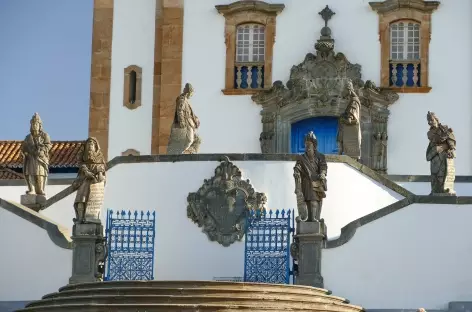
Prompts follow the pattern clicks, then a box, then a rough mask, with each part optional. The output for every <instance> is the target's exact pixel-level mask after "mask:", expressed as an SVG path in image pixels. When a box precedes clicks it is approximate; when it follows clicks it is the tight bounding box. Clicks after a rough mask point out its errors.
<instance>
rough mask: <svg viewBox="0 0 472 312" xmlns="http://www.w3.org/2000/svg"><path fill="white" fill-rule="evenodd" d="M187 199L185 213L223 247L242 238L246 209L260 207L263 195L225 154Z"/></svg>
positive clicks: (262, 205)
mask: <svg viewBox="0 0 472 312" xmlns="http://www.w3.org/2000/svg"><path fill="white" fill-rule="evenodd" d="M187 201H188V206H187V216H188V217H189V218H190V219H191V220H192V221H193V222H194V223H196V224H197V225H198V226H199V227H201V228H202V230H203V232H205V233H206V234H207V236H208V238H209V239H210V240H211V241H217V242H218V243H220V244H221V245H223V246H225V247H227V246H230V245H231V244H232V243H234V242H235V241H239V240H241V239H242V238H243V236H244V229H245V222H246V214H247V212H248V211H249V210H254V209H264V206H265V203H266V202H267V197H266V196H265V194H263V193H257V192H255V191H254V188H253V187H252V186H251V184H250V182H249V180H243V179H242V177H241V171H240V170H239V168H238V167H236V166H235V165H234V164H233V163H232V162H230V161H229V158H227V157H225V159H224V160H223V161H222V162H221V163H220V165H219V166H218V167H216V169H215V175H214V176H213V177H212V178H211V179H209V180H204V183H203V185H202V186H201V187H200V189H199V190H198V191H197V192H196V193H190V194H189V195H188V198H187Z"/></svg>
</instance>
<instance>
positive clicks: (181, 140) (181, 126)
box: [167, 95, 200, 154]
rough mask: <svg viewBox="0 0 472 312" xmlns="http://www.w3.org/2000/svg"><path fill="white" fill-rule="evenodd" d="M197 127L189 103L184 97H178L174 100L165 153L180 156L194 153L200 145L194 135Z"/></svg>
mask: <svg viewBox="0 0 472 312" xmlns="http://www.w3.org/2000/svg"><path fill="white" fill-rule="evenodd" d="M199 126H200V125H199V120H198V118H197V116H196V115H195V114H194V112H193V110H192V107H191V106H190V101H189V100H188V99H187V98H186V97H185V95H180V96H179V97H178V98H177V100H176V110H175V115H174V122H173V123H172V128H171V132H170V138H169V144H168V147H167V153H168V154H182V153H186V152H187V151H189V152H190V153H196V152H197V151H198V148H199V145H200V138H199V137H198V135H197V133H196V131H197V129H198V127H199Z"/></svg>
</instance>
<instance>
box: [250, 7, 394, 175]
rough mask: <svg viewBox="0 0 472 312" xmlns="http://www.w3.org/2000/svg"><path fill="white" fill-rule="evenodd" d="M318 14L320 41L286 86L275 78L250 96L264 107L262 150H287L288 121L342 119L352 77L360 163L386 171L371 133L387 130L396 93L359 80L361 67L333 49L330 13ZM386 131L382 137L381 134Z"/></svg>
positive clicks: (296, 68) (288, 138) (368, 81)
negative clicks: (322, 22) (358, 120)
mask: <svg viewBox="0 0 472 312" xmlns="http://www.w3.org/2000/svg"><path fill="white" fill-rule="evenodd" d="M320 15H321V16H322V18H323V19H324V20H325V26H324V27H323V28H322V29H321V36H320V39H319V40H318V41H317V42H316V43H315V50H316V52H315V54H313V53H308V54H307V55H306V56H305V60H304V61H303V62H302V63H300V64H298V65H295V66H293V67H292V69H291V71H290V79H289V80H288V82H287V84H286V85H284V83H283V82H282V81H275V82H274V84H273V86H272V88H271V89H269V90H265V91H262V92H260V93H258V94H255V95H253V96H252V100H253V101H254V102H256V103H257V104H260V105H261V106H262V111H261V115H262V125H263V130H262V134H261V135H260V142H261V150H262V152H263V153H289V152H290V132H291V124H292V123H295V122H298V121H300V120H304V119H307V118H311V117H322V116H336V117H340V116H341V115H342V114H343V113H344V112H345V110H346V107H347V105H348V104H349V100H350V97H349V94H348V93H347V92H346V85H347V83H348V81H352V84H353V88H354V92H355V94H357V95H358V97H359V100H360V102H361V111H360V115H361V126H360V128H361V136H362V139H361V141H362V146H361V160H360V161H361V162H362V163H363V164H365V165H368V166H369V167H371V168H373V169H374V170H377V171H379V172H386V170H387V168H386V163H387V161H386V155H387V152H386V151H384V152H383V154H382V155H383V156H382V157H384V158H385V159H384V160H382V161H377V162H374V161H373V157H374V155H375V156H377V155H378V151H375V150H374V142H373V141H374V134H377V133H378V132H380V133H384V132H385V133H387V121H388V115H389V109H388V107H389V106H390V105H392V104H393V103H395V102H396V101H397V100H398V99H399V96H398V94H397V93H395V92H393V91H388V90H382V89H380V88H377V87H376V86H375V84H374V83H373V82H372V81H370V80H367V81H366V82H364V81H363V80H362V73H361V65H359V64H352V63H350V62H349V61H348V59H347V58H346V56H345V55H344V54H343V53H335V52H334V39H333V38H332V37H331V29H330V28H329V27H328V26H327V25H328V20H329V19H330V18H332V17H333V16H334V12H332V11H331V9H329V8H328V7H326V8H325V9H324V10H323V11H322V12H320ZM386 137H387V135H385V138H386Z"/></svg>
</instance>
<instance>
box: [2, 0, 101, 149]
mask: <svg viewBox="0 0 472 312" xmlns="http://www.w3.org/2000/svg"><path fill="white" fill-rule="evenodd" d="M92 20H93V0H0V45H1V47H0V68H1V70H2V73H1V74H0V105H1V108H2V109H1V117H2V118H1V121H0V140H23V139H24V137H25V136H26V135H27V134H28V132H29V125H30V124H29V122H30V120H31V117H32V116H33V114H34V113H35V112H38V113H39V115H40V116H41V119H42V121H43V126H44V130H45V131H46V132H47V133H49V135H50V137H51V139H52V140H83V139H85V138H86V137H87V135H88V114H89V112H88V109H89V92H90V64H91V48H92Z"/></svg>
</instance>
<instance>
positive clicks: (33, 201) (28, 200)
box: [20, 194, 46, 212]
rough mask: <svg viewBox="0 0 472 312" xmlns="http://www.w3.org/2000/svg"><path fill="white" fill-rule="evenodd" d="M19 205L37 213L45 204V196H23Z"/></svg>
mask: <svg viewBox="0 0 472 312" xmlns="http://www.w3.org/2000/svg"><path fill="white" fill-rule="evenodd" d="M20 203H21V204H22V205H23V206H26V207H28V208H31V209H33V210H34V211H36V212H38V211H40V210H41V207H42V206H44V205H45V204H46V196H44V195H37V194H23V195H21V198H20Z"/></svg>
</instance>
